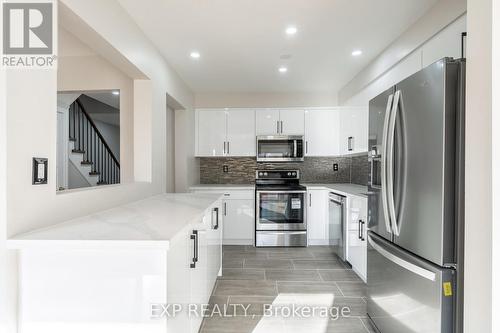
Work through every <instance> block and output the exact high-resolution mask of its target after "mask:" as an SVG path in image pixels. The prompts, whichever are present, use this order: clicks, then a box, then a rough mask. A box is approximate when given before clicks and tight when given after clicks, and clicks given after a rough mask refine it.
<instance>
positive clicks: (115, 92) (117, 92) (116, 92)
mask: <svg viewBox="0 0 500 333" xmlns="http://www.w3.org/2000/svg"><path fill="white" fill-rule="evenodd" d="M112 94H113V95H115V96H118V95H120V92H119V91H118V90H114V91H113V92H112Z"/></svg>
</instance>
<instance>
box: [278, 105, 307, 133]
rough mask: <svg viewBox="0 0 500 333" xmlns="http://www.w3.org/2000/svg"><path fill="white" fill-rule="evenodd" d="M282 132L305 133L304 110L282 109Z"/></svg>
mask: <svg viewBox="0 0 500 333" xmlns="http://www.w3.org/2000/svg"><path fill="white" fill-rule="evenodd" d="M280 121H281V124H280V133H281V134H283V135H304V110H280Z"/></svg>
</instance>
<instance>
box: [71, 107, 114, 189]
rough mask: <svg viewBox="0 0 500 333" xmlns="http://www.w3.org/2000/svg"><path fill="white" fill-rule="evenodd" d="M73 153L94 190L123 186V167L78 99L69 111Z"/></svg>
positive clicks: (72, 160) (72, 155) (76, 163)
mask: <svg viewBox="0 0 500 333" xmlns="http://www.w3.org/2000/svg"><path fill="white" fill-rule="evenodd" d="M69 150H70V154H69V159H70V161H71V163H73V164H74V165H75V166H77V165H79V167H78V169H79V170H80V171H81V172H82V173H83V176H84V177H85V179H86V180H87V182H89V184H90V185H91V186H95V185H108V184H118V183H120V163H119V162H118V159H117V158H116V157H115V155H114V154H113V152H112V151H111V149H110V148H109V146H108V144H107V143H106V140H104V138H103V136H102V135H101V133H100V132H99V130H98V129H97V127H96V125H95V123H94V121H93V120H92V118H90V116H89V114H88V113H87V111H85V108H84V107H83V105H82V103H80V101H79V100H78V99H77V100H75V101H74V102H73V103H72V104H71V105H70V107H69Z"/></svg>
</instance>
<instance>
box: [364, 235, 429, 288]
mask: <svg viewBox="0 0 500 333" xmlns="http://www.w3.org/2000/svg"><path fill="white" fill-rule="evenodd" d="M368 242H369V243H370V245H371V246H372V247H373V249H374V250H375V251H377V252H378V253H380V255H382V256H384V257H385V258H386V259H387V260H390V261H392V262H393V263H395V264H396V265H398V266H400V267H402V268H404V269H406V270H408V271H410V272H412V273H414V274H417V275H419V276H421V277H423V278H425V279H427V280H430V281H436V273H434V272H432V271H429V270H427V269H425V268H422V267H420V266H417V265H415V264H413V263H411V262H408V261H406V260H404V259H401V258H400V257H398V256H396V255H394V254H392V253H391V252H389V251H387V250H386V249H384V248H383V246H381V245H379V244H377V241H376V240H375V239H373V238H372V236H371V235H368Z"/></svg>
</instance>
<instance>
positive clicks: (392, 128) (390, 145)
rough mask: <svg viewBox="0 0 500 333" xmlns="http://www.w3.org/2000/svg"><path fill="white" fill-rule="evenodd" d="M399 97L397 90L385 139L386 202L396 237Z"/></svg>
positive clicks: (399, 92)
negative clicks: (395, 141)
mask: <svg viewBox="0 0 500 333" xmlns="http://www.w3.org/2000/svg"><path fill="white" fill-rule="evenodd" d="M400 97H401V90H398V91H396V93H395V94H394V101H393V103H392V111H391V117H390V119H389V129H388V138H387V201H388V203H389V216H390V219H391V225H392V233H393V234H394V235H396V236H399V228H398V220H397V217H396V208H395V203H394V138H395V136H396V117H397V114H398V110H399V100H400Z"/></svg>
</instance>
